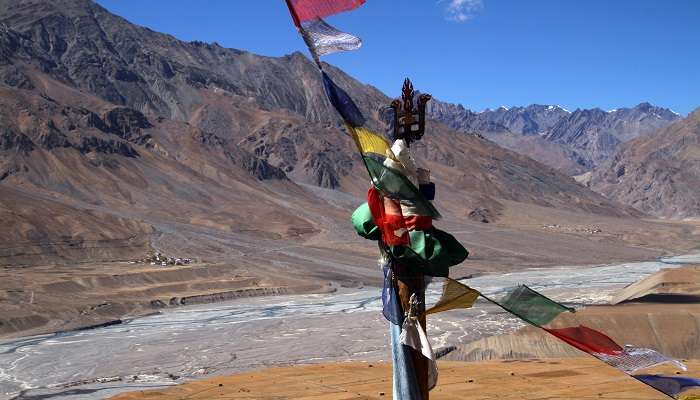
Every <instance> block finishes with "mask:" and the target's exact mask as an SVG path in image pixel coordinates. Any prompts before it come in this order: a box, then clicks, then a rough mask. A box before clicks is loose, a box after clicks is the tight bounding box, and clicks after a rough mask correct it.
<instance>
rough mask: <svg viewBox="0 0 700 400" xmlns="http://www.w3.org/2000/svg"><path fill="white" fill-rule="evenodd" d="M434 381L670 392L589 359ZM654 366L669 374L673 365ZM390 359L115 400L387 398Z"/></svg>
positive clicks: (455, 395)
mask: <svg viewBox="0 0 700 400" xmlns="http://www.w3.org/2000/svg"><path fill="white" fill-rule="evenodd" d="M438 367H439V370H440V375H439V378H438V385H437V387H436V388H435V389H433V390H432V391H431V395H430V398H431V399H432V400H440V399H444V400H454V399H465V400H466V399H474V400H477V399H483V400H486V399H513V400H515V399H518V400H535V399H537V400H544V399H615V400H623V399H630V400H632V399H634V400H656V399H659V400H661V399H668V397H666V396H664V395H662V394H661V393H659V392H657V391H655V390H654V389H652V388H649V387H648V386H646V385H644V384H642V383H640V382H638V381H636V380H634V379H632V378H630V377H628V376H626V375H625V374H623V373H622V372H620V371H618V370H616V369H614V368H612V367H609V366H606V365H605V364H603V363H601V362H600V361H598V360H595V359H593V358H590V357H586V358H563V359H557V358H554V359H533V360H520V361H489V362H479V363H461V362H448V361H445V362H439V363H438ZM688 367H689V370H688V371H687V372H684V374H687V375H688V376H698V375H700V361H698V360H692V361H690V362H689V363H688ZM655 371H658V372H663V373H667V374H669V373H670V374H674V373H675V372H677V371H676V370H675V369H674V368H669V367H660V368H658V369H656V370H655ZM391 386H392V384H391V364H388V363H374V364H369V363H361V362H353V363H336V364H319V365H306V366H297V367H287V368H272V369H266V370H261V371H255V372H250V373H246V374H240V375H233V376H226V377H215V378H210V379H207V380H202V381H196V382H190V383H187V384H184V385H180V386H175V387H173V388H168V389H163V390H151V391H139V392H133V393H126V394H121V395H118V396H116V397H113V398H112V400H142V399H144V400H145V399H148V400H165V399H173V400H174V399H181V400H185V399H187V400H196V399H202V400H204V399H261V400H262V399H270V400H272V399H299V400H302V399H303V400H312V399H313V400H322V399H323V400H346V399H347V400H349V399H365V400H369V399H388V398H391V396H392V394H391Z"/></svg>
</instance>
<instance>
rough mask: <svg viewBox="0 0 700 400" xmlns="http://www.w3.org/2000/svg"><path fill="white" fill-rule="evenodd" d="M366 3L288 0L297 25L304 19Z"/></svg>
mask: <svg viewBox="0 0 700 400" xmlns="http://www.w3.org/2000/svg"><path fill="white" fill-rule="evenodd" d="M364 3H365V0H287V5H289V8H290V11H291V12H292V16H293V17H294V24H295V25H296V26H300V24H301V22H304V21H311V20H312V19H316V18H323V17H327V16H329V15H333V14H338V13H341V12H343V11H350V10H354V9H355V8H357V7H359V6H361V5H363V4H364Z"/></svg>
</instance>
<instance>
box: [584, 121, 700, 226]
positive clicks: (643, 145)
mask: <svg viewBox="0 0 700 400" xmlns="http://www.w3.org/2000/svg"><path fill="white" fill-rule="evenodd" d="M590 186H591V187H592V188H594V189H595V190H596V191H599V192H601V193H603V194H605V195H606V196H608V197H609V198H611V199H615V200H618V201H620V202H624V203H626V204H629V205H631V206H633V207H636V208H637V209H639V210H641V211H644V212H646V213H650V214H654V215H658V216H662V217H672V218H686V217H698V216H700V109H699V110H695V111H694V112H693V113H691V114H690V115H688V117H687V118H685V119H683V120H680V121H678V122H676V123H674V124H672V125H670V126H668V127H667V128H665V129H662V130H661V131H659V132H658V133H656V134H654V135H652V136H649V137H645V138H640V139H637V140H633V141H630V142H628V143H626V144H625V145H624V146H623V147H622V148H621V149H620V151H619V152H618V153H617V154H615V156H613V157H612V158H611V159H610V160H609V161H608V162H606V163H605V164H603V165H601V166H600V167H599V168H598V169H597V170H595V171H594V172H593V174H592V177H591V180H590Z"/></svg>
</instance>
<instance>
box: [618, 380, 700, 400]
mask: <svg viewBox="0 0 700 400" xmlns="http://www.w3.org/2000/svg"><path fill="white" fill-rule="evenodd" d="M632 377H633V378H635V379H637V380H640V381H642V382H644V383H646V384H647V385H649V386H651V387H653V388H654V389H656V390H658V391H660V392H663V393H665V394H667V395H669V396H671V397H674V398H678V399H691V398H692V397H690V396H686V395H684V394H683V392H688V391H690V390H694V389H700V379H697V378H690V377H687V376H663V375H632ZM696 396H698V395H697V394H695V395H693V397H696Z"/></svg>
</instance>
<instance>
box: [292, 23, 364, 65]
mask: <svg viewBox="0 0 700 400" xmlns="http://www.w3.org/2000/svg"><path fill="white" fill-rule="evenodd" d="M301 34H302V36H303V38H304V41H305V42H306V45H307V46H308V47H309V50H311V51H312V52H313V53H315V55H316V57H320V56H325V55H326V54H331V53H336V52H339V51H350V50H356V49H359V48H360V47H361V46H362V40H361V39H360V38H358V37H357V36H354V35H351V34H349V33H345V32H342V31H339V30H338V29H336V28H334V27H332V26H331V25H329V24H328V23H327V22H326V21H324V20H322V19H320V18H318V19H314V20H311V21H308V22H304V23H303V24H302V30H301Z"/></svg>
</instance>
